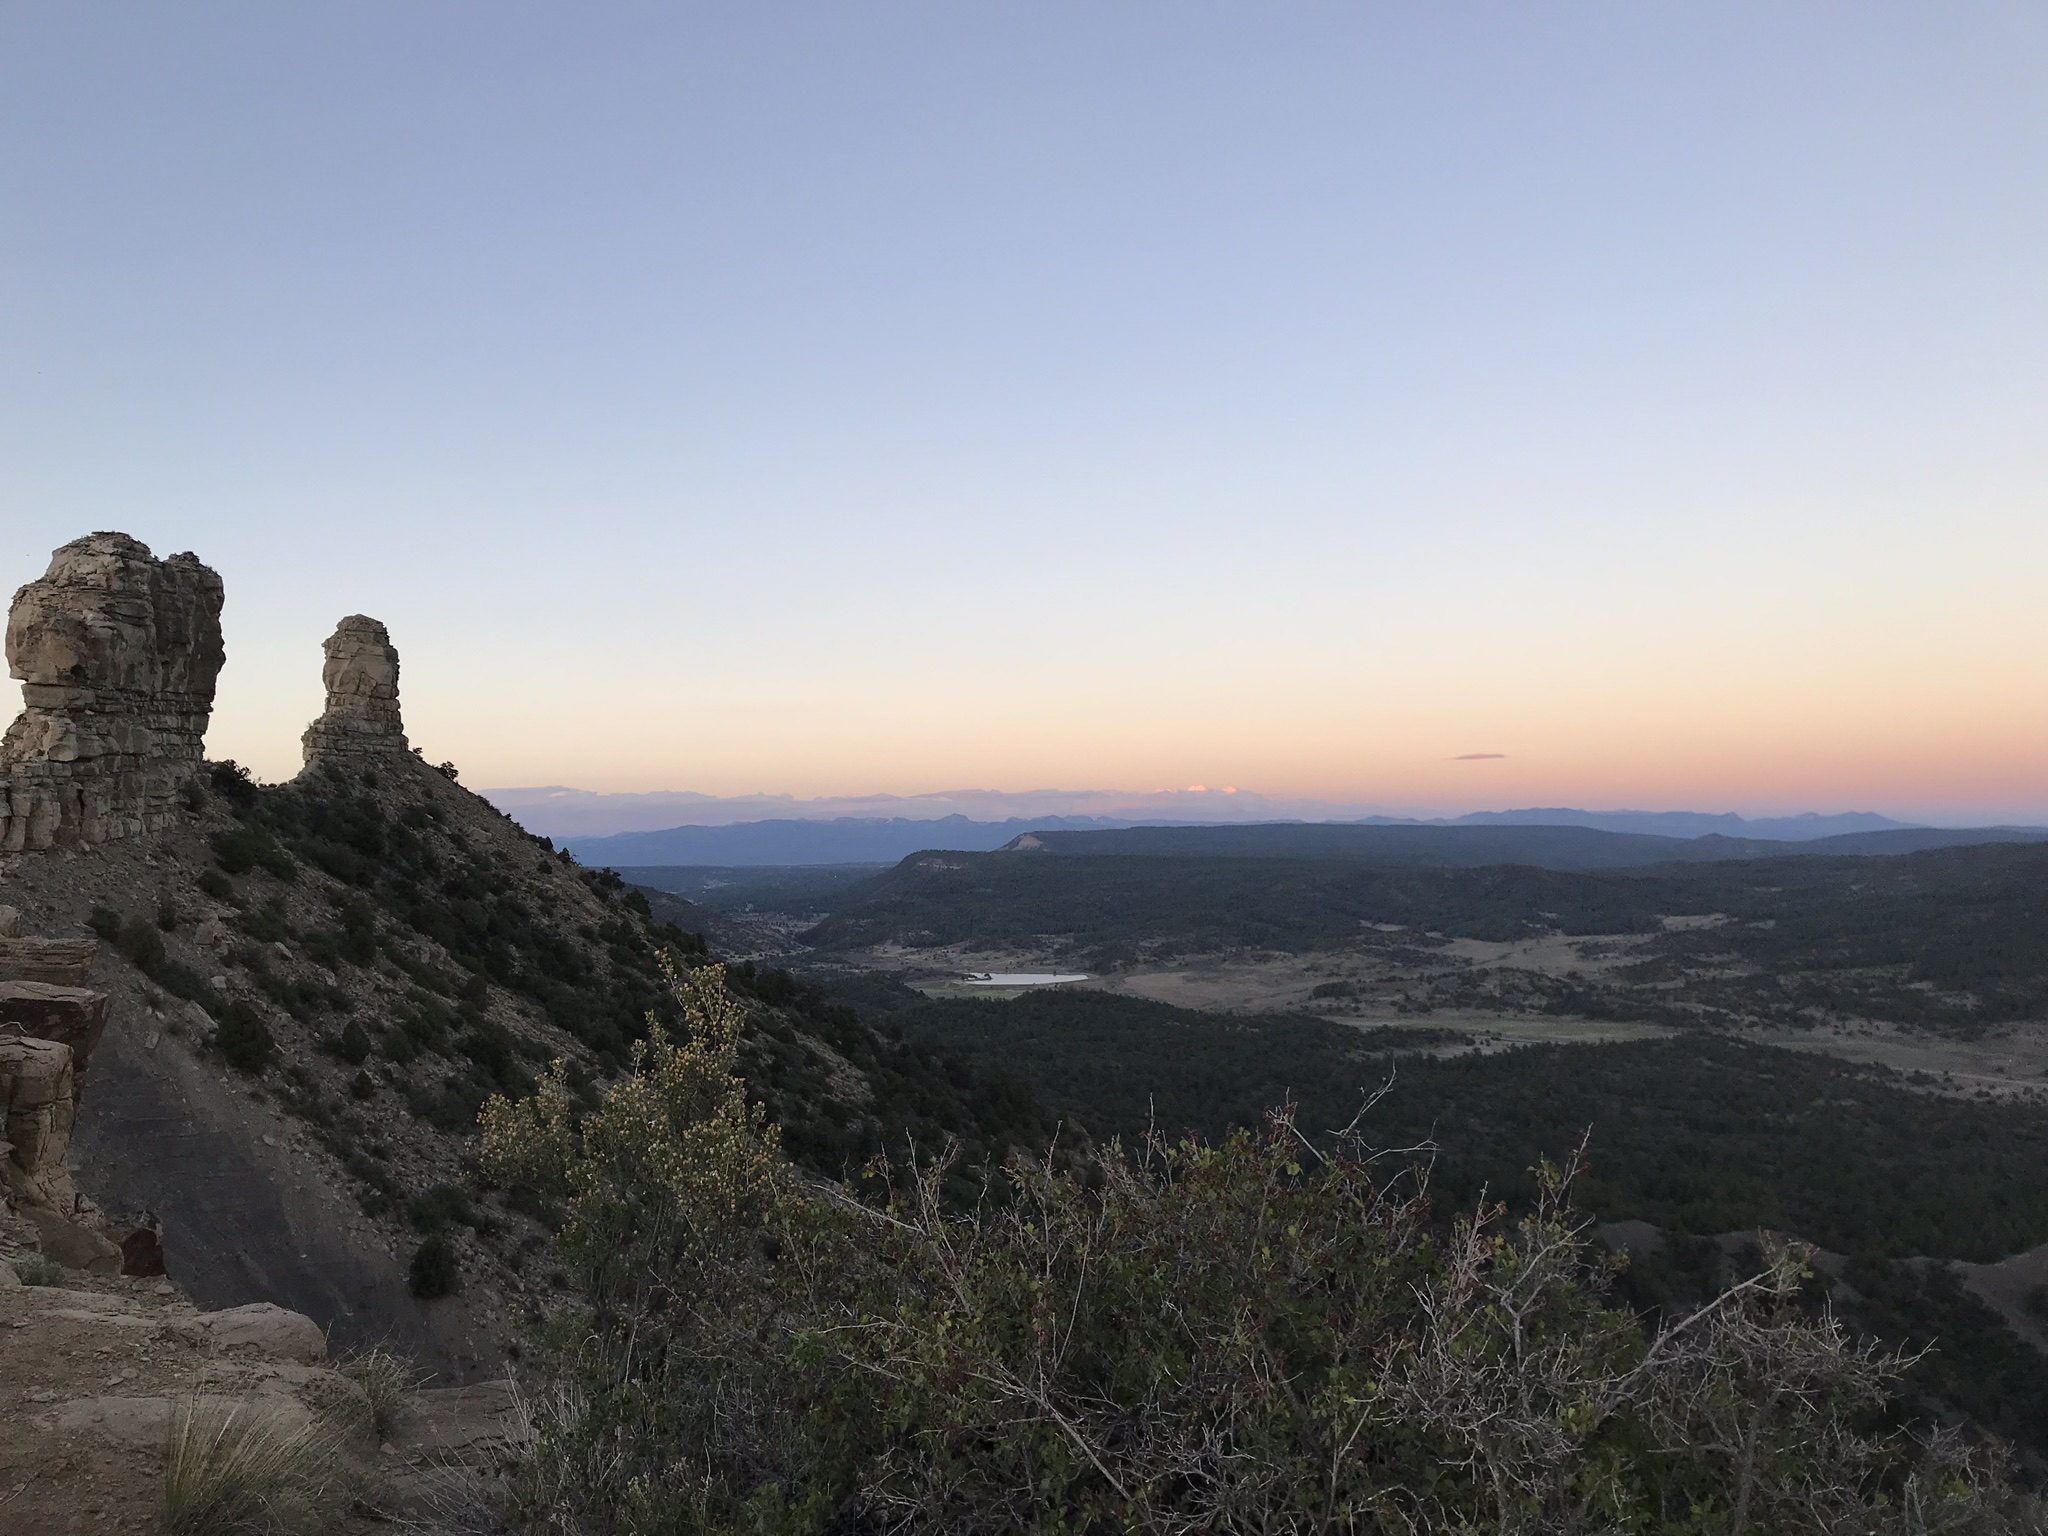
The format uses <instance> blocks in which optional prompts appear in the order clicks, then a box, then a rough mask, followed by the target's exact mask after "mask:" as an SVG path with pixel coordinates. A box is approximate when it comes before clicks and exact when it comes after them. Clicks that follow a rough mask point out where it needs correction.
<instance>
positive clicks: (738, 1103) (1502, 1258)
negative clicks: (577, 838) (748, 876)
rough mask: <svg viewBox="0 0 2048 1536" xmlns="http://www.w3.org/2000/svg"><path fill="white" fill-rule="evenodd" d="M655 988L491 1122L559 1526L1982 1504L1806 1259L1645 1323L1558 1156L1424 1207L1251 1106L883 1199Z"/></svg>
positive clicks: (1598, 1521)
mask: <svg viewBox="0 0 2048 1536" xmlns="http://www.w3.org/2000/svg"><path fill="white" fill-rule="evenodd" d="M671 985H672V986H673V987H675V989H676V991H677V994H678V1001H679V1002H680V1003H681V1005H682V1007H683V1011H684V1013H685V1016H686V1017H687V1018H688V1021H689V1024H690V1038H689V1040H688V1042H687V1043H686V1044H683V1045H675V1044H671V1043H670V1042H669V1041H668V1040H667V1039H666V1038H665V1037H664V1036H663V1035H662V1034H661V1033H660V1032H659V1031H655V1032H653V1033H652V1034H650V1037H649V1038H648V1039H647V1040H646V1041H644V1042H642V1043H641V1044H640V1045H638V1046H636V1047H635V1050H634V1058H633V1071H632V1073H631V1075H630V1076H629V1077H627V1078H626V1079H624V1080H623V1081H622V1082H620V1083H618V1084H616V1085H614V1086H613V1087H612V1088H611V1089H610V1090H609V1091H608V1092H607V1093H606V1095H605V1098H604V1100H603V1103H602V1105H601V1106H600V1107H599V1108H598V1110H597V1111H596V1112H595V1113H594V1114H592V1115H590V1116H588V1117H579V1116H578V1115H577V1113H576V1112H575V1109H574V1105H573V1100H572V1098H571V1096H570V1091H569V1085H568V1083H567V1080H566V1074H565V1073H563V1072H562V1071H561V1070H560V1069H559V1068H558V1069H556V1070H555V1071H552V1072H550V1074H549V1075H548V1077H547V1078H546V1079H545V1080H544V1081H543V1083H542V1084H541V1088H540V1091H539V1094H538V1095H537V1096H536V1097H535V1098H533V1099H530V1100H527V1101H524V1102H522V1103H520V1104H517V1105H514V1104H510V1103H507V1102H505V1101H504V1100H496V1101H494V1102H493V1103H492V1104H491V1105H490V1106H489V1107H488V1109H487V1110H486V1113H485V1152H484V1161H485V1166H486V1168H487V1170H488V1171H489V1172H490V1174H491V1175H492V1177H494V1178H497V1179H500V1180H501V1181H505V1182H510V1181H512V1180H515V1179H524V1180H527V1181H529V1182H531V1183H533V1184H534V1185H535V1187H536V1188H538V1189H539V1190H541V1191H542V1192H543V1193H544V1194H547V1195H551V1196H554V1197H556V1198H559V1199H560V1200H561V1201H562V1202H563V1204H564V1205H565V1206H566V1208H567V1211H568V1221H567V1223H566V1224H565V1225H564V1226H563V1228H562V1230H561V1232H560V1234H559V1235H558V1237H557V1240H556V1241H557V1248H558V1251H559V1252H560V1253H561V1255H562V1257H563V1259H564V1260H565V1262H567V1263H568V1265H569V1266H570V1268H571V1269H572V1270H573V1271H574V1272H575V1273H576V1276H577V1278H578V1281H579V1284H580V1288H581V1291H582V1294H583V1298H584V1301H585V1308H584V1309H583V1310H581V1311H580V1312H575V1313H572V1314H566V1315H564V1316H563V1317H562V1318H561V1319H560V1323H559V1326H558V1328H557V1330H556V1332H555V1334H554V1336H553V1346H552V1350H551V1352H550V1353H549V1354H548V1355H547V1356H546V1357H545V1359H544V1360H543V1362H542V1369H543V1372H544V1374H546V1375H548V1376H551V1377H552V1378H553V1380H554V1382H555V1385H556V1387H557V1388H558V1390H557V1392H556V1393H555V1394H554V1395H553V1396H552V1397H550V1398H547V1399H544V1400H543V1403H544V1406H543V1409H542V1412H541V1414H540V1423H539V1437H538V1440H537V1441H536V1443H535V1446H534V1448H533V1451H532V1453H531V1455H530V1456H529V1457H528V1459H527V1461H526V1462H525V1463H524V1465H523V1466H522V1468H521V1471H520V1474H519V1477H520V1482H519V1487H518V1497H519V1499H520V1501H521V1503H522V1505H523V1507H524V1508H525V1510H526V1512H527V1513H528V1514H529V1515H532V1516H534V1517H536V1518H546V1519H547V1520H549V1521H552V1522H554V1523H555V1525H556V1526H557V1527H558V1528H571V1529H573V1528H578V1527H580V1526H588V1527H590V1528H603V1529H606V1530H616V1531H620V1532H627V1533H651V1532H654V1531H657V1530H659V1531H667V1530H685V1529H688V1530H729V1529H738V1528H746V1529H756V1530H759V1529H775V1530H783V1531H811V1532H822V1531H827V1530H853V1529H885V1528H886V1529H927V1530H956V1531H964V1530H996V1529H1003V1530H1019V1529H1029V1530H1075V1531H1081V1530H1087V1531H1108V1530H1150V1531H1176V1532H1183V1531H1195V1530H1229V1531H1250V1530H1306V1529H1324V1530H1327V1529H1336V1530H1359V1529H1374V1530H1388V1531H1407V1532H1417V1531H1450V1530H1477V1529H1481V1528H1487V1529H1497V1530H1503V1531H1509V1530H1513V1531H1527V1532H1536V1531H1562V1530H1567V1529H1585V1530H1594V1529H1600V1530H1614V1531H1623V1530H1629V1531H1644V1530H1651V1529H1666V1530H1670V1529H1684V1530H1697V1531H1701V1532H1706V1531H1723V1530H1726V1531H1736V1530H1741V1529H1744V1528H1745V1527H1746V1528H1748V1529H1751V1530H1754V1531H1757V1532H1760V1533H1761V1532H1765V1531H1771V1532H1776V1531H1786V1532H1789V1531H1792V1530H1809V1529H1811V1530H1848V1529H1858V1530H1879V1529H1885V1530H1892V1529H1905V1528H1909V1527H1910V1528H1913V1529H1921V1530H1936V1529H1944V1528H1954V1527H1955V1526H1956V1525H1957V1524H1959V1523H1960V1521H1961V1519H1962V1518H1964V1517H1966V1516H1969V1515H1970V1514H1971V1513H1972V1512H1973V1511H1974V1510H1976V1509H1978V1508H1979V1507H1980V1495H1981V1494H1982V1493H1983V1491H1984V1490H1986V1489H1988V1488H1989V1487H1990V1486H1991V1482H1990V1478H1989V1474H1988V1473H1987V1472H1986V1471H1985V1469H1984V1467H1983V1466H1982V1465H1981V1464H1980V1463H1978V1462H1974V1461H1973V1460H1972V1459H1971V1457H1970V1456H1969V1455H1967V1454H1965V1453H1964V1452H1963V1451H1961V1450H1960V1449H1959V1448H1958V1446H1957V1444H1956V1443H1955V1442H1952V1441H1949V1440H1944V1439H1940V1438H1937V1439H1935V1440H1934V1441H1932V1442H1930V1443H1924V1444H1923V1443H1920V1442H1915V1441H1913V1440H1910V1439H1908V1438H1906V1437H1904V1436H1901V1435H1890V1434H1886V1433H1883V1432H1881V1431H1878V1430H1876V1429H1875V1428H1873V1427H1872V1426H1873V1425H1875V1424H1876V1423H1878V1422H1880V1420H1879V1418H1878V1415H1879V1414H1880V1413H1881V1411H1882V1410H1883V1408H1884V1406H1885V1404H1886V1402H1887V1399H1888V1397H1889V1394H1890V1392H1891V1390H1892V1388H1893V1386H1894V1385H1895V1384H1896V1383H1897V1381H1898V1379H1899V1377H1900V1374H1901V1371H1902V1369H1903V1366H1904V1364H1905V1362H1903V1361H1902V1360H1900V1359H1899V1358H1897V1357H1893V1356H1889V1355H1885V1354H1881V1353H1878V1352H1876V1351H1875V1350H1873V1349H1871V1348H1867V1347H1858V1346H1855V1345H1853V1344H1851V1343H1850V1341H1849V1340H1848V1339H1847V1338H1846V1337H1845V1336H1844V1335H1843V1334H1842V1333H1841V1331H1840V1329H1839V1327H1838V1326H1837V1325H1836V1323H1835V1322H1834V1320H1833V1318H1832V1317H1831V1316H1828V1315H1827V1314H1825V1313H1823V1314H1821V1315H1819V1316H1818V1317H1816V1316H1814V1315H1812V1314H1811V1313H1809V1312H1807V1311H1806V1310H1804V1309H1803V1307H1802V1305H1801V1303H1800V1295H1799V1293H1800V1291H1801V1288H1802V1285H1803V1282H1804V1279H1805V1258H1806V1254H1805V1253H1804V1252H1803V1251H1802V1250H1798V1249H1791V1248H1788V1249H1781V1250H1777V1251H1775V1252H1773V1253H1771V1254H1769V1255H1768V1256H1767V1265H1766V1268H1765V1272H1764V1273H1763V1274H1761V1275H1759V1276H1757V1277H1755V1278H1754V1279H1751V1280H1747V1281H1744V1282H1742V1283H1741V1284H1739V1285H1736V1286H1734V1287H1732V1288H1730V1289H1729V1290H1727V1291H1725V1292H1724V1293H1723V1294H1722V1295H1721V1296H1719V1297H1718V1298H1716V1299H1715V1300H1713V1301H1712V1302H1710V1303H1709V1304H1708V1305H1706V1306H1705V1307H1704V1308H1702V1309H1700V1310H1699V1311H1697V1312H1695V1313H1694V1314H1692V1315H1690V1316H1688V1317H1687V1318H1686V1319H1685V1320H1684V1321H1683V1322H1681V1323H1678V1324H1676V1325H1674V1326H1672V1327H1669V1328H1666V1329H1663V1330H1661V1331H1659V1332H1657V1333H1654V1334H1650V1333H1646V1331H1645V1329H1644V1327H1643V1325H1642V1324H1641V1323H1639V1322H1638V1321H1637V1319H1635V1318H1634V1317H1633V1316H1632V1315H1631V1314H1629V1313H1628V1312H1626V1311H1624V1310H1622V1309H1619V1308H1617V1307H1615V1306H1613V1305H1611V1304H1610V1303H1609V1302H1608V1301H1607V1300H1606V1299H1605V1297H1604V1294H1603V1286H1604V1281H1605V1278H1606V1276H1607V1274H1608V1273H1609V1272H1610V1271H1609V1267H1608V1265H1607V1263H1606V1261H1605V1260H1604V1259H1602V1258H1599V1257H1597V1256H1596V1255H1595V1254H1594V1253H1593V1252H1592V1251H1591V1250H1590V1248H1589V1245H1588V1242H1587V1229H1588V1224H1587V1223H1585V1222H1584V1221H1582V1220H1581V1219H1580V1218H1578V1217H1577V1216H1576V1215H1574V1213H1573V1211H1572V1208H1571V1205H1570V1200H1569V1196H1570V1192H1571V1186H1572V1180H1573V1177H1574V1171H1575V1169H1576V1167H1577V1160H1574V1163H1573V1164H1572V1165H1571V1166H1569V1167H1567V1168H1565V1169H1562V1170H1560V1169H1556V1168H1551V1167H1548V1166H1545V1167H1544V1168H1543V1169H1542V1170H1541V1171H1540V1173H1539V1176H1538V1179H1537V1193H1536V1196H1535V1199H1534V1202H1533V1205H1532V1207H1531V1208H1530V1209H1529V1210H1528V1211H1526V1212H1525V1213H1524V1214H1523V1215H1522V1216H1521V1217H1520V1218H1519V1219H1513V1220H1511V1219H1510V1218H1509V1216H1508V1214H1507V1213H1506V1212H1505V1211H1504V1210H1503V1209H1502V1208H1501V1207H1500V1206H1499V1205H1497V1204H1491V1203H1484V1202H1482V1203H1481V1204H1479V1205H1478V1206H1476V1207H1475V1208H1473V1209H1471V1210H1470V1211H1469V1212H1467V1213H1466V1214H1465V1215H1463V1216H1461V1217H1459V1218H1457V1219H1456V1220H1455V1221H1450V1222H1443V1221H1440V1220H1438V1219H1437V1218H1436V1216H1435V1214H1434V1212H1433V1211H1432V1208H1431V1204H1430V1199H1429V1193H1428V1170H1427V1169H1426V1167H1403V1166H1402V1165H1401V1163H1400V1161H1399V1160H1392V1161H1389V1160H1387V1159H1383V1158H1382V1157H1380V1156H1379V1155H1378V1154H1377V1153H1376V1152H1375V1151H1374V1149H1373V1148H1371V1147H1370V1146H1369V1145H1367V1144H1366V1143H1365V1141H1364V1140H1363V1139H1362V1137H1360V1136H1359V1135H1358V1134H1356V1133H1355V1131H1354V1132H1352V1133H1346V1134H1344V1135H1340V1136H1336V1137H1333V1138H1323V1139H1315V1140H1312V1139H1311V1138H1309V1137H1307V1136H1305V1135H1304V1134H1302V1133H1301V1132H1300V1131H1298V1130H1297V1128H1296V1127H1295V1125H1294V1123H1293V1119H1292V1115H1291V1113H1288V1112H1278V1113H1275V1114H1274V1115H1272V1116H1270V1117H1269V1119H1268V1121H1267V1124H1266V1126H1265V1128H1264V1129H1263V1131H1261V1132H1256V1133H1254V1132H1248V1131H1240V1132H1237V1133H1235V1134H1233V1135H1232V1136H1231V1137H1229V1138H1228V1139H1227V1140H1225V1141H1223V1142H1221V1143H1218V1144H1214V1145H1210V1144H1204V1143H1202V1142H1200V1141H1198V1140H1195V1139H1193V1138H1189V1139H1187V1140H1184V1141H1181V1142H1179V1143H1174V1144H1168V1143H1166V1142H1164V1141H1163V1140H1160V1139H1157V1138H1154V1139H1151V1140H1149V1141H1148V1142H1147V1143H1146V1144H1145V1145H1144V1146H1143V1147H1142V1148H1141V1149H1140V1150H1139V1151H1138V1152H1137V1154H1136V1155H1134V1156H1127V1155H1125V1153H1124V1152H1123V1150H1122V1149H1121V1148H1119V1147H1116V1146H1114V1145H1112V1146H1110V1147H1108V1148H1106V1149H1099V1150H1098V1151H1096V1152H1095V1153H1094V1154H1092V1155H1090V1156H1088V1157H1086V1158H1077V1159H1074V1160H1071V1161H1068V1162H1061V1161H1059V1160H1057V1159H1055V1158H1047V1159H1045V1160H1042V1161H1034V1160H1030V1159H1023V1158H1019V1159H1014V1160H1013V1161H1012V1162H1011V1163H1010V1164H1009V1165H1008V1166H1007V1168H1006V1169H1005V1170H1003V1173H1002V1175H1001V1176H1000V1177H1001V1182H1000V1183H999V1184H994V1185H991V1186H990V1189H991V1194H992V1195H998V1194H999V1195H1000V1196H1001V1198H991V1199H989V1200H987V1201H985V1202H983V1203H982V1204H980V1205H979V1206H978V1207H972V1208H970V1211H969V1213H968V1214H965V1215H956V1214H954V1213H953V1211H954V1207H953V1206H952V1205H951V1204H950V1202H949V1200H948V1194H947V1191H948V1184H949V1181H951V1180H952V1179H953V1178H954V1176H955V1175H954V1170H953V1168H952V1167H951V1165H950V1159H947V1158H941V1159H939V1160H938V1161H937V1162H935V1163H932V1164H929V1165H927V1166H925V1167H924V1168H922V1169H914V1170H911V1171H909V1172H907V1173H905V1174H903V1175H902V1176H901V1177H900V1180H898V1181H897V1182H895V1183H894V1184H893V1185H892V1186H890V1187H887V1188H885V1189H883V1190H881V1191H880V1192H879V1193H880V1194H881V1196H882V1197H883V1200H884V1203H883V1204H882V1206H881V1207H880V1208H876V1207H874V1206H870V1205H867V1204H863V1203H860V1202H857V1201H855V1200H853V1199H850V1198H847V1197H844V1196H841V1195H838V1194H835V1193H833V1192H832V1191H830V1190H827V1189H813V1188H807V1187H805V1186H804V1185H802V1184H801V1183H800V1182H799V1181H798V1180H797V1178H796V1177H795V1175H794V1171H793V1170H792V1169H791V1168H790V1166H789V1164H788V1163H787V1162H786V1161H784V1160H783V1158H782V1156H781V1155H780V1150H779V1147H778V1145H777V1138H776V1133H775V1130H774V1128H773V1127H771V1126H769V1125H767V1124H766V1123H765V1121H764V1119H763V1117H762V1115H761V1113H760V1111H759V1109H758V1107H751V1106H749V1104H748V1102H747V1098H746V1093H745V1089H744V1085H743V1084H742V1083H741V1081H740V1078H739V1075H738V1070H737V1060H738V1056H737V1041H738V1034H739V1024H740V1019H741V1017H742V1014H741V1011H740V1009H739V1007H738V1006H737V1004H736V1003H735V1002H734V1000H733V999H732V998H730V997H729V996H727V995H726V994H725V993H724V991H723V990H722V987H721V985H720V982H719V979H718V975H717V972H716V970H715V968H710V967H707V968H705V969H704V970H701V971H698V972H696V973H694V974H693V975H691V976H690V977H689V978H688V979H687V980H678V979H676V978H674V977H672V978H671ZM1898 1511H1909V1512H1911V1518H1910V1520H1901V1519H1900V1518H1899V1517H1898V1515H1897V1514H1896V1513H1895V1512H1898Z"/></svg>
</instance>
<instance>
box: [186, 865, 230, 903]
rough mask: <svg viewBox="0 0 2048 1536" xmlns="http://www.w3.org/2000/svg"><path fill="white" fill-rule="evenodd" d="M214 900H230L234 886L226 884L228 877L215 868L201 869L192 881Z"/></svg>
mask: <svg viewBox="0 0 2048 1536" xmlns="http://www.w3.org/2000/svg"><path fill="white" fill-rule="evenodd" d="M192 883H193V884H194V885H196V886H198V887H199V889H200V890H201V891H203V892H204V893H205V894H206V895H208V896H211V897H212V898H213V899H214V900H215V901H231V900H233V899H234V894H235V888H234V887H233V886H232V885H230V884H228V877H227V876H226V875H224V874H222V873H221V872H220V871H219V870H217V869H202V870H201V871H200V872H199V878H198V879H197V880H194V881H193V882H192Z"/></svg>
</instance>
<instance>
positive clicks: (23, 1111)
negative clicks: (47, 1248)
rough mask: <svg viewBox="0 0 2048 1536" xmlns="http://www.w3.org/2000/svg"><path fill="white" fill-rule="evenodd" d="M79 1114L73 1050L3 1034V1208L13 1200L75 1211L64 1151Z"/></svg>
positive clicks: (0, 1081)
mask: <svg viewBox="0 0 2048 1536" xmlns="http://www.w3.org/2000/svg"><path fill="white" fill-rule="evenodd" d="M77 1113H78V1092H77V1084H76V1081H75V1078H74V1074H73V1072H72V1069H71V1048H70V1047H69V1046H67V1045H63V1044H61V1043H59V1042H58V1041H55V1040H35V1039H25V1038H22V1037H20V1036H10V1035H7V1034H0V1209H4V1208H5V1206H6V1202H7V1201H8V1200H9V1199H10V1198H11V1199H14V1200H19V1201H22V1202H24V1203H25V1204H27V1205H29V1206H34V1207H40V1208H44V1209H48V1210H51V1211H57V1212H60V1213H62V1214H64V1215H66V1216H68V1215H70V1213H71V1211H72V1210H73V1208H74V1207H76V1205H77V1203H78V1192H77V1190H75V1189H74V1188H72V1184H71V1170H70V1167H69V1165H68V1162H67V1159H66V1157H65V1152H66V1151H67V1150H68V1149H69V1147H70V1145H71V1126H72V1122H73V1120H74V1119H75V1117H76V1116H77Z"/></svg>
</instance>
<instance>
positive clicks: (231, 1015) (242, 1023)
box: [213, 999, 277, 1073]
mask: <svg viewBox="0 0 2048 1536" xmlns="http://www.w3.org/2000/svg"><path fill="white" fill-rule="evenodd" d="M213 1043H214V1045H215V1046H216V1047H218V1048H219V1050H220V1053H221V1055H222V1056H224V1057H226V1058H227V1063H228V1065H229V1066H231V1067H233V1068H234V1069H235V1070H236V1071H237V1072H249V1073H255V1072H261V1071H262V1070H263V1069H264V1068H265V1067H267V1066H268V1065H270V1058H271V1057H272V1056H273V1055H275V1054H276V1052H277V1041H276V1039H275V1038H274V1037H273V1036H272V1035H271V1033H270V1027H269V1026H268V1025H267V1024H265V1023H264V1022H263V1019H262V1017H261V1016H260V1015H259V1014H258V1013H257V1012H256V1010H255V1009H254V1008H252V1007H250V1006H249V1005H248V1004H247V1003H246V1002H243V1001H241V1000H240V999H237V1000H236V1001H234V1002H232V1003H229V1004H228V1005H227V1007H225V1008H223V1009H222V1010H221V1012H220V1025H219V1027H218V1028H216V1029H215V1030H214V1032H213Z"/></svg>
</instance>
